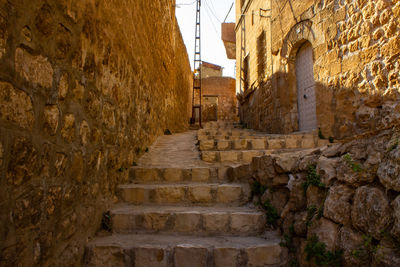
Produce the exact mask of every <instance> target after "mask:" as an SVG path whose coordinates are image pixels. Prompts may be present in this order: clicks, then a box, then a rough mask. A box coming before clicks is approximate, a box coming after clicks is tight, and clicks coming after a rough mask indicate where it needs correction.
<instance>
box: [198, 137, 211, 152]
mask: <svg viewBox="0 0 400 267" xmlns="http://www.w3.org/2000/svg"><path fill="white" fill-rule="evenodd" d="M213 149H214V140H202V141H200V150H201V151H206V150H213Z"/></svg>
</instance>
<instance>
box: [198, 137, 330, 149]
mask: <svg viewBox="0 0 400 267" xmlns="http://www.w3.org/2000/svg"><path fill="white" fill-rule="evenodd" d="M328 143H329V141H327V140H321V139H317V138H315V137H314V136H306V137H302V136H282V137H280V138H274V139H271V138H268V137H264V138H260V137H259V138H243V139H238V140H213V139H211V140H200V144H199V148H200V150H201V151H214V150H219V151H226V150H266V149H286V148H287V149H295V148H304V149H308V148H314V147H320V146H324V145H326V144H328Z"/></svg>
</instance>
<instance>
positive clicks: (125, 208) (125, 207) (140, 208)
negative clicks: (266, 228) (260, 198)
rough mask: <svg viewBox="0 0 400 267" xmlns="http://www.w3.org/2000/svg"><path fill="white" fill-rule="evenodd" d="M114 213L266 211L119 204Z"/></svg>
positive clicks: (257, 212)
mask: <svg viewBox="0 0 400 267" xmlns="http://www.w3.org/2000/svg"><path fill="white" fill-rule="evenodd" d="M111 212H112V213H113V214H140V213H145V212H148V213H189V212H191V213H214V212H215V213H247V214H263V213H264V212H262V211H260V210H258V209H256V208H254V207H246V206H238V207H231V206H162V205H131V204H125V203H123V204H118V205H116V206H115V207H113V208H112V209H111Z"/></svg>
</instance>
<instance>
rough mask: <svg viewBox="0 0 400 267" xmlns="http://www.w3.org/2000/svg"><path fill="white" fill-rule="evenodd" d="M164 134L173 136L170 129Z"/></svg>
mask: <svg viewBox="0 0 400 267" xmlns="http://www.w3.org/2000/svg"><path fill="white" fill-rule="evenodd" d="M164 134H165V135H171V134H172V133H171V131H170V130H169V129H165V131H164Z"/></svg>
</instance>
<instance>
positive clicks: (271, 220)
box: [264, 200, 279, 225]
mask: <svg viewBox="0 0 400 267" xmlns="http://www.w3.org/2000/svg"><path fill="white" fill-rule="evenodd" d="M264 209H265V211H266V213H267V223H268V224H270V225H275V223H276V221H277V220H278V219H279V215H278V211H277V210H276V208H275V207H274V206H272V204H271V202H270V201H269V200H267V201H265V202H264Z"/></svg>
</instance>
